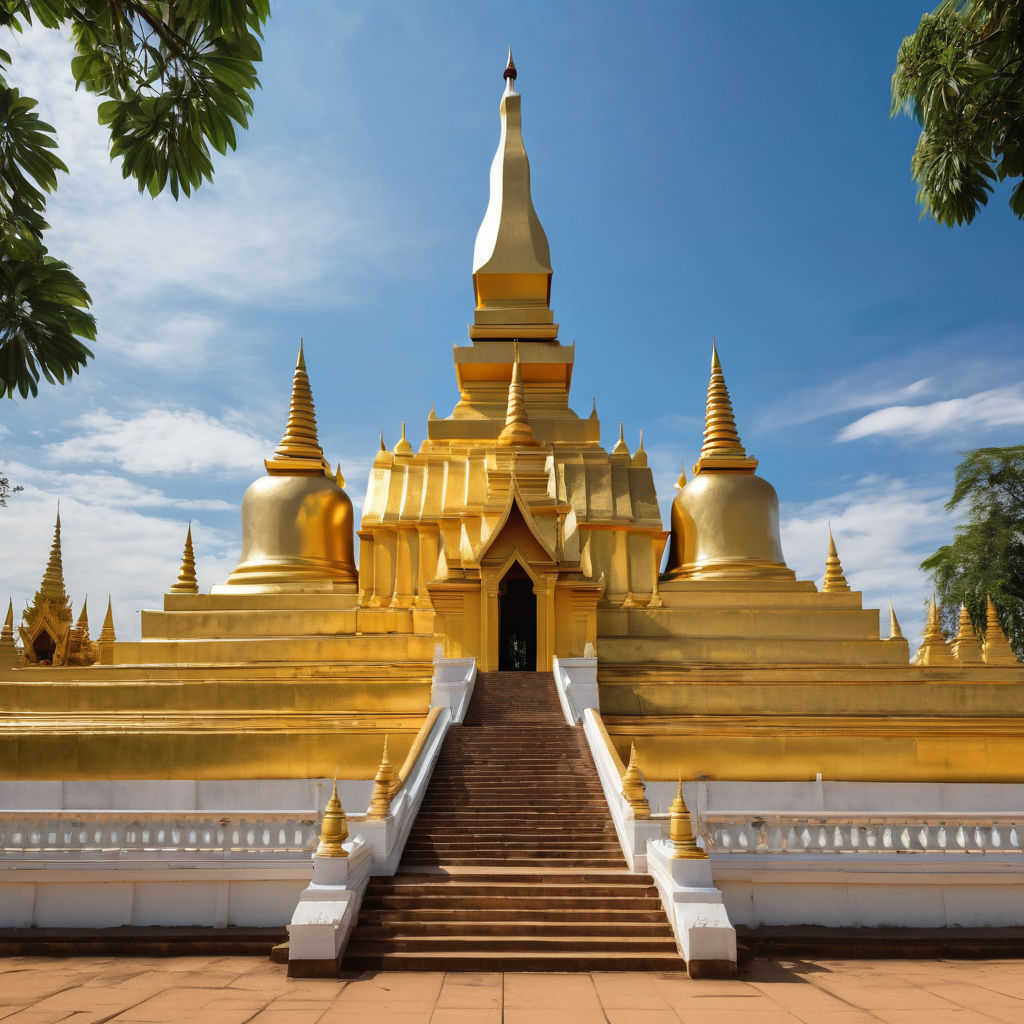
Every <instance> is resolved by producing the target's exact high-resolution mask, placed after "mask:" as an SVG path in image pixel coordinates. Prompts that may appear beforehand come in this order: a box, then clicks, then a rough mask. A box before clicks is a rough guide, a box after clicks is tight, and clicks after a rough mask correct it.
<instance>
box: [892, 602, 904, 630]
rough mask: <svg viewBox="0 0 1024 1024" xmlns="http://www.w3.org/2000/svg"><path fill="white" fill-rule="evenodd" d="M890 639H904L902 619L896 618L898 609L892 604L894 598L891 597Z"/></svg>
mask: <svg viewBox="0 0 1024 1024" xmlns="http://www.w3.org/2000/svg"><path fill="white" fill-rule="evenodd" d="M889 639H890V640H902V639H904V637H903V630H901V629H900V621H899V619H897V618H896V609H895V608H893V606H892V598H891V597H890V598H889Z"/></svg>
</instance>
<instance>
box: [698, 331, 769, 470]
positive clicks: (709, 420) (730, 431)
mask: <svg viewBox="0 0 1024 1024" xmlns="http://www.w3.org/2000/svg"><path fill="white" fill-rule="evenodd" d="M708 469H727V470H741V471H743V472H747V473H752V472H753V471H754V470H755V469H757V459H753V458H750V457H749V456H748V455H747V451H746V449H745V448H744V447H743V444H742V442H741V441H740V435H739V434H738V433H737V431H736V420H735V418H734V417H733V412H732V401H731V399H730V398H729V389H728V388H727V387H726V386H725V376H724V375H723V373H722V363H721V360H719V358H718V346H717V344H716V342H715V339H714V338H712V339H711V380H710V381H709V383H708V397H707V404H706V406H705V411H704V443H703V445H702V446H701V449H700V455H699V457H698V458H697V464H696V465H695V466H694V467H693V472H694V475H697V474H698V473H702V472H704V471H705V470H708Z"/></svg>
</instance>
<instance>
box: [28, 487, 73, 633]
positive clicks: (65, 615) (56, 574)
mask: <svg viewBox="0 0 1024 1024" xmlns="http://www.w3.org/2000/svg"><path fill="white" fill-rule="evenodd" d="M44 603H45V604H48V605H49V607H50V614H51V615H52V616H53V617H54V619H55V620H56V621H57V622H70V621H71V601H70V599H69V598H68V595H67V591H66V590H65V589H64V561H63V556H62V554H61V542H60V506H58V507H57V520H56V522H55V523H54V527H53V543H52V544H51V545H50V557H49V559H48V561H47V563H46V569H45V571H44V572H43V580H42V582H41V583H40V584H39V589H38V590H37V591H36V593H35V596H34V597H33V598H32V602H31V603H30V604H29V605H28V607H26V609H25V612H24V615H23V616H22V618H23V619H24V620H25V622H26V623H29V622H32V621H33V620H34V619H36V618H37V617H38V615H39V613H40V612H41V611H42V610H43V604H44Z"/></svg>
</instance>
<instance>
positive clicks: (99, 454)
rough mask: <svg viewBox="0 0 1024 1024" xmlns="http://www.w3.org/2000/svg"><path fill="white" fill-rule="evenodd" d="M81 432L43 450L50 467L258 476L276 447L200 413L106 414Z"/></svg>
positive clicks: (93, 415)
mask: <svg viewBox="0 0 1024 1024" xmlns="http://www.w3.org/2000/svg"><path fill="white" fill-rule="evenodd" d="M78 427H79V428H80V430H81V432H80V433H79V434H77V435H76V436H74V437H70V438H67V439H65V440H63V441H57V442H54V443H53V444H48V445H46V447H45V448H44V452H45V455H46V458H47V459H48V460H49V461H51V462H73V463H95V462H102V463H105V464H113V465H115V466H118V467H120V468H122V469H125V470H128V471H130V472H133V473H139V472H140V471H141V472H143V473H146V472H153V471H155V470H157V469H159V471H160V472H162V473H172V474H173V473H214V472H223V473H242V474H251V475H253V476H257V475H258V474H259V472H260V469H261V468H262V465H263V460H264V459H265V458H266V457H267V456H268V455H269V454H270V453H271V452H272V451H273V449H274V444H273V442H271V441H269V440H268V439H266V438H261V437H257V436H255V435H254V434H252V433H250V432H248V431H246V430H242V429H239V427H237V426H233V425H231V424H230V423H228V422H225V421H224V420H221V419H218V418H217V417H214V416H209V415H207V414H206V413H203V412H200V411H199V410H198V409H148V410H146V411H145V412H142V413H139V414H138V415H136V416H130V417H126V418H119V417H117V416H113V415H111V414H110V413H108V412H106V411H105V410H103V409H99V410H97V411H96V412H90V413H86V414H85V415H84V416H82V417H81V419H80V420H79V421H78Z"/></svg>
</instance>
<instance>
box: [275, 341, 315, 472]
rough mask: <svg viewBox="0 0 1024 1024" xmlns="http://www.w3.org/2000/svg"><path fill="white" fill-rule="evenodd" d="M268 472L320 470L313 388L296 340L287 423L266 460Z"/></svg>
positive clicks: (300, 346) (300, 348) (300, 344)
mask: <svg viewBox="0 0 1024 1024" xmlns="http://www.w3.org/2000/svg"><path fill="white" fill-rule="evenodd" d="M266 466H267V472H268V473H274V474H283V473H287V474H291V475H294V474H306V473H309V474H313V473H323V471H324V468H325V466H326V463H325V462H324V453H323V449H322V448H321V447H320V441H319V439H318V438H317V433H316V410H315V409H314V408H313V392H312V391H311V390H310V387H309V377H308V376H307V374H306V358H305V356H304V355H303V353H302V342H301V341H300V342H299V358H298V359H297V360H296V362H295V374H294V376H293V378H292V400H291V403H290V405H289V407H288V423H287V424H286V425H285V428H284V435H283V436H282V438H281V441H280V443H279V444H278V446H277V448H275V449H274V455H273V458H270V459H267V460H266Z"/></svg>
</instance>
